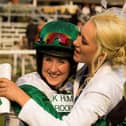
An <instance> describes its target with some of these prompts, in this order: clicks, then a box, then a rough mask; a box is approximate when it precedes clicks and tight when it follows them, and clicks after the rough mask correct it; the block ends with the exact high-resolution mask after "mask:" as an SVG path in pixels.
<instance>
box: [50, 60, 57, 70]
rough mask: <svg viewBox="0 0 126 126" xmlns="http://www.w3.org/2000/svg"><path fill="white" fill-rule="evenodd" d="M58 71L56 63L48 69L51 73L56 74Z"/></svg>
mask: <svg viewBox="0 0 126 126" xmlns="http://www.w3.org/2000/svg"><path fill="white" fill-rule="evenodd" d="M57 70H58V64H57V63H56V62H53V63H52V64H51V67H50V71H51V72H57Z"/></svg>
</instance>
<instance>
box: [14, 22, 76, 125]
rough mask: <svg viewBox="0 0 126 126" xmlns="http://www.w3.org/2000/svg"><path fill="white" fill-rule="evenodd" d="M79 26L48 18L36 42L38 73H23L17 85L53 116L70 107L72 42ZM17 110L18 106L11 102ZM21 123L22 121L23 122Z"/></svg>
mask: <svg viewBox="0 0 126 126" xmlns="http://www.w3.org/2000/svg"><path fill="white" fill-rule="evenodd" d="M77 35H78V28H77V27H76V26H75V25H74V24H71V23H68V22H64V21H51V22H49V23H47V24H45V26H44V27H43V28H42V30H41V32H40V39H39V40H38V41H37V42H35V48H36V61H37V72H32V73H29V74H26V75H23V76H22V77H20V78H19V79H18V80H17V82H16V83H17V84H18V85H19V86H20V88H21V89H23V90H24V91H25V92H26V93H27V94H28V95H29V96H30V97H31V98H32V99H34V101H36V102H37V103H38V104H39V105H40V106H41V107H43V108H44V109H45V110H46V111H48V112H49V113H51V114H52V115H53V116H55V117H56V118H59V119H61V118H62V116H63V115H66V114H67V113H69V112H70V110H71V108H72V106H73V93H72V92H73V80H74V77H75V73H76V66H77V65H76V63H75V62H74V61H73V49H74V48H73V41H74V40H75V39H76V37H77ZM12 108H14V110H15V111H16V113H19V112H20V107H19V105H18V104H16V103H15V102H12ZM22 125H23V124H22Z"/></svg>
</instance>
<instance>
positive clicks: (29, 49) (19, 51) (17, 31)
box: [0, 0, 126, 80]
mask: <svg viewBox="0 0 126 126" xmlns="http://www.w3.org/2000/svg"><path fill="white" fill-rule="evenodd" d="M125 2H126V1H125V0H0V63H10V64H11V65H12V79H13V80H16V79H17V77H19V76H21V75H23V74H25V73H28V72H32V71H35V70H36V61H35V50H34V47H33V44H34V42H37V41H38V39H39V37H38V36H39V31H40V30H41V29H42V27H43V25H44V24H45V23H46V22H48V21H51V20H58V19H59V20H66V21H69V22H72V23H74V24H76V25H78V27H79V26H80V25H81V23H85V21H87V20H88V19H89V18H90V16H92V15H95V14H97V13H101V12H102V11H104V10H106V9H107V8H110V7H121V8H124V7H125Z"/></svg>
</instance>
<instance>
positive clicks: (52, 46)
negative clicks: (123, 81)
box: [35, 20, 79, 57]
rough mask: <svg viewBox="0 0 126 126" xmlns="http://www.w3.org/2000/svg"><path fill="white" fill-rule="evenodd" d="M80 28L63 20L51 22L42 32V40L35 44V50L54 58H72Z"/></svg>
mask: <svg viewBox="0 0 126 126" xmlns="http://www.w3.org/2000/svg"><path fill="white" fill-rule="evenodd" d="M78 33H79V31H78V27H77V26H76V25H74V24H72V23H70V22H65V21H61V20H57V21H51V22H48V23H46V24H45V25H44V27H43V28H42V30H41V31H40V40H39V41H38V42H35V48H36V49H37V50H39V51H40V52H42V53H47V54H51V55H54V56H61V57H62V56H63V57H69V56H71V55H72V54H71V52H73V49H74V47H73V41H74V40H75V39H76V38H77V36H78Z"/></svg>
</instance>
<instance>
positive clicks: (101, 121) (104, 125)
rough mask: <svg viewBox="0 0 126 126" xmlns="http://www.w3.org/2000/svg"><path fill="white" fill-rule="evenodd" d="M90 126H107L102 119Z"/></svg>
mask: <svg viewBox="0 0 126 126" xmlns="http://www.w3.org/2000/svg"><path fill="white" fill-rule="evenodd" d="M92 126H107V123H106V121H105V120H104V119H99V120H98V121H97V122H96V123H95V124H93V125H92Z"/></svg>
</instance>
